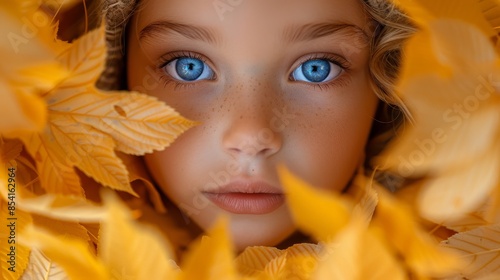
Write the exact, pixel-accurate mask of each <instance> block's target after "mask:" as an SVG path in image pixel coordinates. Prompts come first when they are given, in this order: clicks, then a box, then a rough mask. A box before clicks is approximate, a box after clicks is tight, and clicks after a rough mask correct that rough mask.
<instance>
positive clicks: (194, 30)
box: [139, 20, 218, 44]
mask: <svg viewBox="0 0 500 280" xmlns="http://www.w3.org/2000/svg"><path fill="white" fill-rule="evenodd" d="M172 31H173V32H176V33H178V34H180V35H182V36H184V37H187V38H190V39H194V40H200V41H204V42H207V43H211V44H215V43H217V42H218V40H217V37H216V36H215V34H214V32H212V30H210V29H208V28H205V27H201V26H194V25H189V24H183V23H178V22H173V21H167V20H160V21H155V22H152V23H150V24H148V25H147V26H146V27H144V28H143V29H142V30H141V31H140V32H139V40H142V39H145V38H148V37H155V35H160V34H162V33H165V32H172Z"/></svg>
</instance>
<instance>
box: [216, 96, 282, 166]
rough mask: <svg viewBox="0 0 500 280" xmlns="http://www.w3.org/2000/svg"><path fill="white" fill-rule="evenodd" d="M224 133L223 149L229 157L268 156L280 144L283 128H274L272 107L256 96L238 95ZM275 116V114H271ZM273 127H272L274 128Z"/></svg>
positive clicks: (280, 145)
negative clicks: (242, 96) (239, 97)
mask: <svg viewBox="0 0 500 280" xmlns="http://www.w3.org/2000/svg"><path fill="white" fill-rule="evenodd" d="M238 103H239V104H243V105H242V106H237V108H233V113H232V114H231V116H230V118H231V120H230V121H229V122H228V123H227V129H226V131H225V132H224V134H223V139H222V144H223V148H224V150H225V151H226V152H227V153H229V154H231V155H232V156H246V157H264V158H267V157H270V156H272V155H274V154H276V153H277V152H278V151H279V150H280V149H281V147H282V144H283V137H282V131H278V130H277V129H276V128H275V127H273V125H272V123H273V114H274V113H273V111H276V110H273V106H272V105H270V102H265V101H264V100H261V99H259V98H251V99H248V98H241V99H239V101H238ZM274 118H276V116H274ZM273 128H274V129H273Z"/></svg>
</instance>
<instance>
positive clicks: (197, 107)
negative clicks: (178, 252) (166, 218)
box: [128, 0, 378, 250]
mask: <svg viewBox="0 0 500 280" xmlns="http://www.w3.org/2000/svg"><path fill="white" fill-rule="evenodd" d="M216 2H217V1H215V2H214V1H202V0H169V1H164V0H145V1H142V3H141V4H142V6H141V7H140V9H139V10H138V12H137V13H136V14H135V15H134V17H133V19H132V21H131V23H130V24H131V25H130V28H129V34H128V86H129V88H130V89H135V90H141V91H143V92H145V93H147V94H148V95H151V96H155V97H157V98H158V99H160V100H162V101H164V102H166V103H167V104H168V105H170V106H172V107H173V108H175V109H176V110H177V111H178V112H179V113H180V114H181V115H183V116H184V117H186V118H189V119H191V120H196V121H199V122H200V125H198V126H196V127H194V128H192V129H190V130H188V131H187V132H186V133H184V134H183V135H181V136H180V137H179V138H178V139H177V140H176V141H175V142H174V143H173V144H172V145H171V146H170V147H168V148H166V149H165V150H164V151H159V152H155V153H153V154H150V155H146V156H145V161H146V164H147V166H148V168H149V170H150V172H151V174H152V175H153V177H154V179H155V181H156V183H157V184H158V186H159V188H160V189H161V190H162V191H163V192H164V193H166V194H167V196H168V197H169V198H170V199H171V200H172V201H173V202H174V203H175V204H176V205H177V206H178V207H179V208H180V209H181V210H183V211H184V212H185V213H186V214H188V215H189V216H190V217H191V218H192V220H194V221H195V222H196V223H197V224H198V225H199V226H200V227H201V228H202V229H205V230H206V229H208V228H210V226H211V225H213V223H214V222H215V221H216V219H217V217H219V216H220V215H221V214H223V215H226V216H228V217H229V221H230V231H231V235H232V239H233V241H234V244H235V246H236V249H237V250H241V249H243V248H245V247H246V246H250V245H268V246H274V245H276V244H278V243H279V242H281V241H283V240H284V239H285V238H287V237H288V236H290V234H291V233H293V232H294V231H295V226H294V224H293V221H292V219H291V217H290V214H289V211H288V209H287V206H286V203H285V204H284V205H282V206H280V207H279V208H277V209H275V210H274V211H272V212H271V213H266V214H258V215H257V214H255V215H252V214H234V213H230V212H227V211H225V210H223V209H221V208H220V207H218V206H217V205H215V204H214V203H212V202H211V201H209V200H207V198H206V197H205V196H204V195H203V193H202V191H203V190H206V189H207V188H212V187H217V186H220V185H223V184H226V183H227V182H229V181H231V180H235V179H244V180H246V179H248V180H253V179H258V180H261V181H265V182H267V183H268V184H270V185H273V186H278V187H280V183H279V178H278V176H277V172H276V166H277V165H278V164H284V165H286V166H287V167H288V168H289V169H290V170H291V171H292V172H293V173H295V174H296V175H298V176H300V177H302V178H303V179H304V180H306V181H308V182H310V183H311V184H312V185H314V186H316V187H318V188H323V189H328V190H331V191H342V190H344V189H345V188H346V186H347V185H348V184H349V182H350V179H351V178H352V176H353V174H354V173H355V172H356V170H357V168H358V166H359V165H360V164H361V163H362V162H363V159H364V147H365V144H366V141H367V137H368V133H369V131H370V127H371V124H372V120H373V116H374V113H375V109H376V107H377V103H378V99H377V97H376V96H375V94H374V93H373V92H372V91H371V89H370V83H369V79H370V78H369V71H368V60H369V48H368V43H367V42H368V41H367V40H368V38H369V37H370V36H371V33H370V23H371V21H370V20H369V19H368V18H367V16H366V15H365V13H364V12H363V9H362V6H361V4H360V3H359V2H358V1H345V0H310V1H302V0H273V1H264V0H252V1H232V2H228V3H233V4H234V6H227V5H226V6H225V7H226V8H228V7H230V8H231V10H226V11H224V10H223V9H216V8H215V6H214V3H216ZM218 2H220V3H225V2H224V1H218ZM158 21H169V22H176V23H182V24H188V25H193V26H197V27H203V28H205V29H207V30H209V32H211V33H213V36H212V37H213V38H212V40H210V42H207V40H200V39H199V38H196V36H189V35H187V36H186V34H185V35H182V34H181V33H183V32H184V31H180V32H178V31H173V30H171V29H168V28H146V27H147V26H148V25H150V24H152V23H155V22H158ZM315 23H334V24H344V25H352V26H356V27H352V26H351V27H349V28H343V29H340V30H338V31H336V32H326V33H328V34H326V35H325V34H323V35H324V36H319V37H317V38H302V39H303V40H299V41H294V42H290V41H287V40H284V39H283V36H284V34H290V33H293V32H296V31H297V30H298V29H299V28H300V27H301V26H304V25H308V24H315ZM145 28H146V30H148V29H149V31H147V32H144V31H143V30H144V29H145ZM141 31H142V33H141ZM313 33H314V32H311V31H310V30H309V31H308V32H305V34H306V35H307V34H309V35H310V34H313ZM141 35H142V36H141ZM190 37H191V38H190ZM179 51H180V52H182V53H181V56H182V55H185V54H186V53H187V52H193V53H196V54H198V55H199V56H201V57H202V58H203V60H206V63H207V65H208V66H210V67H211V68H212V69H213V72H214V73H215V75H214V77H213V78H212V79H207V80H201V81H195V82H182V81H174V80H173V78H172V77H171V76H169V74H168V72H167V71H166V70H165V68H164V67H163V66H164V65H165V63H166V62H168V60H169V59H170V60H171V59H174V58H172V56H169V55H168V54H171V53H173V52H179ZM316 57H320V58H323V57H328V59H335V60H340V61H341V62H342V64H343V66H347V68H346V69H342V68H339V67H338V66H336V65H335V64H334V65H332V71H336V73H337V72H338V76H336V77H335V78H333V79H332V80H330V81H327V82H322V83H319V84H314V83H310V82H307V81H299V80H296V79H294V78H293V77H292V78H291V75H292V73H293V72H294V70H295V69H296V68H297V67H299V65H300V64H301V63H303V62H304V61H306V60H307V59H311V58H316ZM166 60H167V61H166Z"/></svg>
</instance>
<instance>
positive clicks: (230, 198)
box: [204, 193, 285, 215]
mask: <svg viewBox="0 0 500 280" xmlns="http://www.w3.org/2000/svg"><path fill="white" fill-rule="evenodd" d="M204 194H205V196H206V197H207V198H208V199H209V200H210V201H212V202H213V203H214V204H215V205H217V206H219V207H220V208H222V209H224V210H226V211H228V212H231V213H234V214H254V215H259V214H260V215H262V214H267V213H270V212H273V211H274V210H276V209H277V208H278V207H280V206H281V205H283V203H284V201H285V198H284V196H283V194H274V193H204Z"/></svg>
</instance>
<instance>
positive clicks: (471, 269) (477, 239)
mask: <svg viewBox="0 0 500 280" xmlns="http://www.w3.org/2000/svg"><path fill="white" fill-rule="evenodd" d="M442 246H443V247H445V248H450V249H453V250H455V251H456V252H457V253H458V254H460V255H461V256H462V258H463V259H464V260H465V261H466V265H465V266H462V268H461V270H460V272H461V274H462V276H463V277H467V278H468V279H476V278H478V277H480V276H484V275H487V274H490V273H491V274H494V273H500V225H498V224H496V225H491V226H484V227H479V228H477V229H473V230H471V231H466V232H461V233H458V234H455V235H454V236H452V237H450V238H449V239H448V240H446V241H443V242H442Z"/></svg>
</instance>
